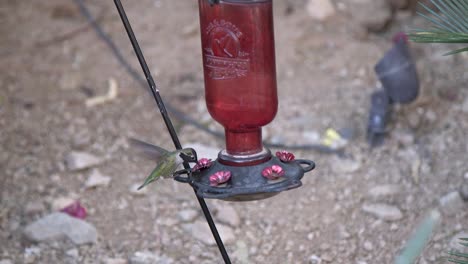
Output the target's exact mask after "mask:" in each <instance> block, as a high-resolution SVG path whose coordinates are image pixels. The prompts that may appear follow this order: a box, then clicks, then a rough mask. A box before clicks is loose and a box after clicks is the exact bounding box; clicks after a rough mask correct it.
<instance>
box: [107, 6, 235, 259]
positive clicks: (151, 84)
mask: <svg viewBox="0 0 468 264" xmlns="http://www.w3.org/2000/svg"><path fill="white" fill-rule="evenodd" d="M114 3H115V6H116V7H117V10H118V12H119V15H120V18H121V19H122V23H123V24H124V26H125V30H126V31H127V34H128V37H129V38H130V42H131V43H132V46H133V49H134V50H135V53H136V56H137V58H138V61H139V62H140V65H141V68H142V69H143V72H144V74H145V77H146V80H147V81H148V85H149V87H150V90H151V93H152V94H153V97H154V99H155V100H156V104H157V105H158V108H159V111H160V112H161V115H162V117H163V119H164V123H165V124H166V127H167V129H168V130H169V133H170V135H171V138H172V141H173V142H174V145H175V147H176V148H177V149H182V145H181V144H180V141H179V138H178V137H177V133H176V131H175V129H174V126H173V125H172V122H171V119H170V117H169V115H168V114H167V111H166V107H165V106H164V102H163V100H162V98H161V95H160V94H159V90H158V88H157V87H156V84H155V82H154V80H153V77H152V76H151V72H150V70H149V68H148V65H147V63H146V61H145V57H144V56H143V53H142V51H141V49H140V45H139V44H138V41H137V39H136V37H135V34H134V33H133V30H132V27H131V26H130V22H129V21H128V18H127V15H126V14H125V10H124V8H123V6H122V3H121V2H120V0H114ZM184 167H185V168H186V169H190V166H189V165H188V164H187V163H184ZM194 191H195V189H194ZM195 196H196V197H197V199H198V202H199V203H200V207H201V208H202V211H203V214H204V215H205V218H206V221H207V222H208V225H209V226H210V229H211V233H212V234H213V237H214V239H215V240H216V244H217V245H218V248H219V251H220V252H221V255H222V257H223V259H224V262H225V263H226V264H230V263H231V260H230V259H229V256H228V254H227V252H226V248H225V247H224V244H223V241H222V240H221V237H220V236H219V233H218V230H217V228H216V225H215V223H214V221H213V218H212V217H211V214H210V210H209V209H208V206H207V205H206V202H205V200H204V199H203V198H201V197H198V195H196V191H195Z"/></svg>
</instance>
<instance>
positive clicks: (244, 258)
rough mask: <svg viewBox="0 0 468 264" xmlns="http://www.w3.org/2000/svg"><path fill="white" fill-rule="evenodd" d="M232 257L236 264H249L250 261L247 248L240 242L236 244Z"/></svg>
mask: <svg viewBox="0 0 468 264" xmlns="http://www.w3.org/2000/svg"><path fill="white" fill-rule="evenodd" d="M232 256H233V257H234V258H235V259H236V260H237V262H238V263H241V264H248V263H250V261H249V247H248V246H247V244H246V243H245V242H244V241H242V240H238V241H237V242H236V250H235V251H234V253H233V254H232Z"/></svg>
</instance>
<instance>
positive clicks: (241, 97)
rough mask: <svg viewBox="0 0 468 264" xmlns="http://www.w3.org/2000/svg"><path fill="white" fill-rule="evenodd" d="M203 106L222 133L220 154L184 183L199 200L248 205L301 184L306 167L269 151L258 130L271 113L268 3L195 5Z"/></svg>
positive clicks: (309, 164) (309, 165) (226, 0)
mask: <svg viewBox="0 0 468 264" xmlns="http://www.w3.org/2000/svg"><path fill="white" fill-rule="evenodd" d="M198 3H199V12H200V32H201V47H202V56H203V70H204V79H205V99H206V106H207V108H208V111H209V113H210V115H211V116H212V117H213V118H214V120H216V121H217V122H218V123H220V124H221V125H223V126H224V129H225V138H226V149H224V150H222V151H220V152H219V154H218V158H217V160H215V161H213V162H210V164H209V165H207V162H206V161H205V162H201V163H199V164H198V165H197V166H196V168H195V169H193V170H192V173H190V174H189V175H188V176H182V175H178V176H176V177H175V179H176V180H177V181H180V182H184V183H189V184H190V185H192V186H193V187H194V189H195V190H196V192H197V195H198V196H199V197H203V198H214V199H223V200H229V201H251V200H258V199H264V198H268V197H271V196H273V195H276V194H278V193H279V192H282V191H286V190H290V189H294V188H297V187H300V186H301V185H302V183H301V178H302V177H303V176H304V173H306V172H308V171H311V170H312V169H314V167H315V164H314V162H313V161H310V160H300V159H295V158H294V155H293V154H292V153H288V152H285V151H283V152H277V153H276V155H272V154H271V151H270V150H269V149H267V148H265V147H264V146H263V144H262V126H265V125H267V124H268V123H270V122H271V121H272V120H273V119H274V117H275V115H276V112H277V110H278V96H277V88H276V65H275V43H274V28H273V3H272V0H218V1H216V0H199V2H198Z"/></svg>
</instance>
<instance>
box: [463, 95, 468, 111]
mask: <svg viewBox="0 0 468 264" xmlns="http://www.w3.org/2000/svg"><path fill="white" fill-rule="evenodd" d="M462 111H463V112H465V113H468V97H466V99H465V101H464V102H463V105H462Z"/></svg>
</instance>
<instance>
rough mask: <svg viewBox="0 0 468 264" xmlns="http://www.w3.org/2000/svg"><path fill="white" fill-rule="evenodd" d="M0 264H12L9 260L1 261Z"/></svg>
mask: <svg viewBox="0 0 468 264" xmlns="http://www.w3.org/2000/svg"><path fill="white" fill-rule="evenodd" d="M0 264H13V261H12V260H10V259H2V260H0Z"/></svg>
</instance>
